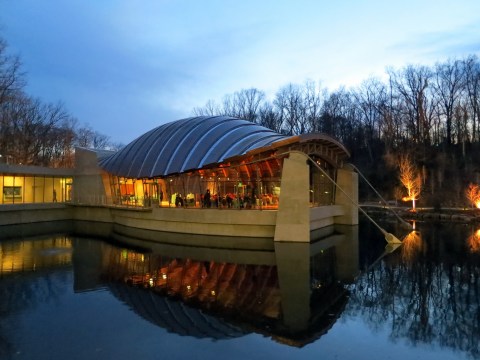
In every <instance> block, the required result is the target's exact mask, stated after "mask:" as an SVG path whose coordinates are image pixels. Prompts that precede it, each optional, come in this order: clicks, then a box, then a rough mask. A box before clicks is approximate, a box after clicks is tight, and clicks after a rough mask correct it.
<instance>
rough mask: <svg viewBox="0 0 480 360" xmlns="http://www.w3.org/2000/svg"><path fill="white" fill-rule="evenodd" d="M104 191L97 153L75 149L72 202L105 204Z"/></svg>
mask: <svg viewBox="0 0 480 360" xmlns="http://www.w3.org/2000/svg"><path fill="white" fill-rule="evenodd" d="M105 189H106V187H105V186H104V182H103V179H102V170H101V169H100V168H99V166H98V158H97V153H96V152H95V151H92V150H88V149H82V148H76V149H75V180H74V184H73V201H74V202H75V203H80V204H106V203H107V196H106V195H107V194H106V191H105Z"/></svg>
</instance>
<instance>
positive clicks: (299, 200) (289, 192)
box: [275, 151, 310, 242]
mask: <svg viewBox="0 0 480 360" xmlns="http://www.w3.org/2000/svg"><path fill="white" fill-rule="evenodd" d="M307 160H308V158H307V156H306V155H305V154H304V153H302V152H299V151H292V152H290V154H289V157H288V158H285V160H284V161H283V170H282V182H281V191H280V198H279V205H278V214H277V223H276V227H275V241H292V242H310V204H309V200H310V197H309V195H310V194H309V188H310V180H309V174H310V170H309V167H308V165H307Z"/></svg>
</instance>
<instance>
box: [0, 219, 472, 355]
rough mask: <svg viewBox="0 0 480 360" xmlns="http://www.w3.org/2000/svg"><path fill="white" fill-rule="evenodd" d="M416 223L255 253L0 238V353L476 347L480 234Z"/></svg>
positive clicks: (451, 350) (441, 351)
mask: <svg viewBox="0 0 480 360" xmlns="http://www.w3.org/2000/svg"><path fill="white" fill-rule="evenodd" d="M416 228H417V230H418V231H412V232H410V233H407V234H405V235H404V236H403V237H402V238H403V244H402V246H400V247H399V248H391V247H385V245H386V243H385V240H384V239H383V237H382V235H381V234H378V232H377V231H376V230H375V229H374V228H370V227H369V226H367V225H362V226H361V227H360V230H361V232H360V234H358V233H357V231H356V230H358V229H357V228H356V227H354V228H353V229H354V230H353V231H352V228H349V229H350V230H345V229H342V231H343V232H342V231H340V232H335V233H333V234H331V235H329V236H327V237H326V238H324V239H321V240H319V241H318V242H316V243H314V244H311V245H310V244H307V245H305V244H276V245H275V251H265V252H260V253H259V252H258V251H256V252H248V251H238V252H235V251H233V250H228V251H216V250H211V251H205V249H198V251H197V250H196V249H195V248H192V247H189V248H181V247H172V246H170V247H168V246H167V247H165V246H155V245H152V244H151V243H145V242H140V241H135V240H132V241H131V243H130V244H128V246H127V245H124V246H118V245H112V244H109V243H106V242H103V241H100V240H96V239H86V238H76V237H71V236H51V237H44V238H36V239H31V240H30V239H24V240H18V241H7V242H2V243H0V358H2V359H3V358H7V359H8V358H11V359H57V358H58V359H61V358H67V357H68V358H70V359H84V358H89V359H95V358H99V359H103V358H113V357H115V358H119V359H127V358H132V357H136V358H142V359H154V358H158V355H159V354H160V353H161V354H162V356H167V355H168V356H169V357H173V358H187V357H190V356H191V351H192V349H194V350H195V354H196V358H211V357H213V356H219V355H225V356H229V358H239V359H240V358H245V357H248V358H265V357H274V356H275V357H276V358H278V359H281V358H291V357H292V356H296V357H299V358H318V357H319V356H321V357H322V358H327V359H328V358H332V359H333V358H339V359H341V358H358V359H361V358H368V359H384V358H387V357H388V358H392V359H397V358H398V359H400V358H405V357H412V358H415V357H417V358H422V359H425V358H432V359H433V358H435V359H449V358H452V359H458V358H465V359H467V358H474V359H480V354H479V344H478V342H479V341H478V339H479V338H480V282H479V277H480V262H479V260H480V253H479V247H478V238H479V237H478V234H479V233H480V232H479V231H478V230H477V229H475V228H471V227H470V226H464V225H446V224H441V225H437V226H429V225H426V224H417V226H416ZM344 230H345V231H344ZM182 254H184V255H182ZM205 341H206V342H205ZM253 349H254V351H253V352H252V350H253ZM386 354H388V356H386Z"/></svg>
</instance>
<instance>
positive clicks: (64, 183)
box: [0, 174, 73, 204]
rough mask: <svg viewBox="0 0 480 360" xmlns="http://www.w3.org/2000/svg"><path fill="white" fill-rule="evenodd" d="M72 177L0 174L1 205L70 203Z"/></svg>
mask: <svg viewBox="0 0 480 360" xmlns="http://www.w3.org/2000/svg"><path fill="white" fill-rule="evenodd" d="M72 185H73V178H72V177H64V176H48V175H21V174H20V175H15V174H0V190H1V199H0V204H27V203H52V202H68V201H71V196H72V192H71V190H72Z"/></svg>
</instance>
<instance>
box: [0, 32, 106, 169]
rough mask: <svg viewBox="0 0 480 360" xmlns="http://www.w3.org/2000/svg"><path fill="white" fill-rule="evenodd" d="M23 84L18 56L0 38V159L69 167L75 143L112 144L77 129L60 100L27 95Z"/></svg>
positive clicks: (95, 133) (77, 144) (28, 163)
mask: <svg viewBox="0 0 480 360" xmlns="http://www.w3.org/2000/svg"><path fill="white" fill-rule="evenodd" d="M25 85H26V81H25V75H24V74H23V73H22V71H21V63H20V59H19V58H18V57H17V56H12V55H9V54H8V52H7V43H6V42H5V41H4V40H3V39H1V38H0V155H1V156H0V162H7V163H9V164H23V165H41V166H51V167H72V166H73V155H74V148H75V147H76V146H85V147H91V148H97V149H102V148H107V147H111V145H110V142H109V138H108V137H107V136H105V135H102V134H100V133H98V132H96V131H94V130H91V129H90V128H88V127H87V130H88V131H87V130H85V128H78V127H77V120H76V119H75V118H73V117H72V115H70V114H69V113H68V112H67V110H66V109H65V107H64V105H63V104H62V103H57V104H46V103H43V102H42V101H40V100H39V99H35V98H32V97H30V96H28V95H27V94H26V93H25V91H24V88H25Z"/></svg>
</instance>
